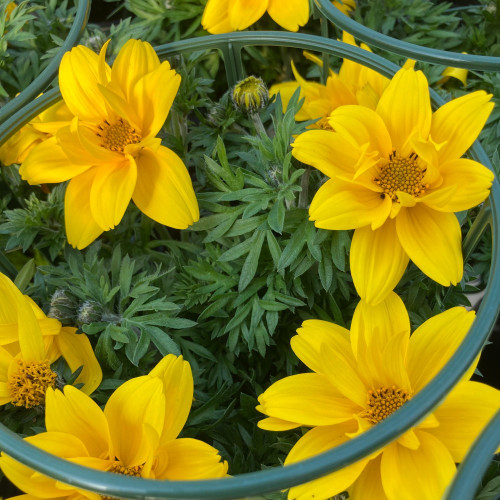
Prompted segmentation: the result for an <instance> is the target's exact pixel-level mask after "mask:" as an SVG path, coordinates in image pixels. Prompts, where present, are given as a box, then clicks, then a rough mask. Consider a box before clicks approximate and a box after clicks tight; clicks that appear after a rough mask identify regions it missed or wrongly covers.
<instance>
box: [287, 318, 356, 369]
mask: <svg viewBox="0 0 500 500" xmlns="http://www.w3.org/2000/svg"><path fill="white" fill-rule="evenodd" d="M297 333H298V335H295V336H294V337H292V339H291V340H290V345H291V346H292V349H293V352H294V353H295V354H296V355H297V357H298V358H299V359H300V360H301V361H302V362H303V363H304V364H305V365H306V366H307V367H308V368H310V369H311V370H312V371H314V372H316V373H323V372H322V370H323V365H322V363H321V360H320V351H321V344H323V343H327V344H331V345H332V347H333V348H334V349H336V348H337V346H338V344H339V343H340V344H341V345H342V348H343V349H345V350H348V349H350V344H349V342H350V340H349V330H346V329H345V328H343V327H341V326H339V325H336V324H335V323H330V322H329V321H322V320H319V319H308V320H306V321H304V322H303V323H302V326H301V327H300V328H298V329H297Z"/></svg>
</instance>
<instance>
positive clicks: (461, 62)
mask: <svg viewBox="0 0 500 500" xmlns="http://www.w3.org/2000/svg"><path fill="white" fill-rule="evenodd" d="M314 3H315V5H316V7H317V8H318V10H319V11H320V12H321V14H323V16H325V17H326V18H328V19H329V20H330V21H331V22H332V23H333V24H335V25H336V26H338V27H339V28H342V29H343V30H345V31H347V32H348V33H350V34H351V35H354V36H355V37H356V38H359V39H360V40H363V42H366V43H368V44H370V45H372V46H373V47H379V48H380V49H384V50H387V51H388V52H392V53H394V54H399V55H400V56H404V57H408V58H410V59H416V60H417V61H426V62H430V63H435V64H445V65H446V66H453V67H456V68H467V69H474V70H478V71H500V57H493V56H475V55H471V54H459V53H458V52H449V51H447V50H438V49H430V48H428V47H423V46H421V45H415V44H413V43H409V42H403V41H401V40H397V39H396V38H392V37H390V36H387V35H383V34H382V33H378V32H377V31H374V30H371V29H370V28H367V27H365V26H363V25H362V24H359V23H357V22H356V21H354V20H353V19H351V18H349V17H348V16H346V15H345V14H343V13H342V12H340V10H338V9H337V8H336V7H334V6H333V4H332V3H331V2H330V1H329V0H314Z"/></svg>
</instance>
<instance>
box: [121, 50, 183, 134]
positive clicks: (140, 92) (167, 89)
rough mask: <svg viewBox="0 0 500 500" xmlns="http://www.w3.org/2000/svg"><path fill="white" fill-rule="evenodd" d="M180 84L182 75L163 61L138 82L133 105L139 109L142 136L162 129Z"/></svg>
mask: <svg viewBox="0 0 500 500" xmlns="http://www.w3.org/2000/svg"><path fill="white" fill-rule="evenodd" d="M148 45H149V44H148ZM153 52H154V51H153ZM155 55H156V53H155ZM180 84H181V77H180V75H178V74H177V73H176V72H175V71H174V70H173V69H170V64H169V63H168V62H164V63H162V64H161V65H160V66H158V67H157V68H156V69H155V70H154V71H152V72H150V73H148V74H146V75H144V76H143V77H142V78H141V79H140V80H139V81H138V82H137V84H136V85H135V87H134V90H133V100H132V101H131V105H132V106H133V107H135V108H137V110H138V111H137V114H138V116H139V119H140V120H141V126H140V130H141V134H142V137H146V136H149V135H151V136H155V135H156V134H157V133H158V132H159V131H160V129H161V127H162V126H163V124H164V122H165V120H166V119H167V115H168V112H169V111H170V108H171V106H172V103H173V102H174V98H175V96H176V94H177V91H178V90H179V85H180ZM156 89H162V91H161V92H157V91H156Z"/></svg>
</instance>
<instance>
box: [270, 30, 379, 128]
mask: <svg viewBox="0 0 500 500" xmlns="http://www.w3.org/2000/svg"><path fill="white" fill-rule="evenodd" d="M342 41H343V42H344V43H348V44H350V45H354V46H357V45H356V42H355V40H354V37H353V36H352V35H350V34H349V33H347V32H345V31H344V33H343V35H342ZM361 48H362V49H364V50H367V51H369V52H371V49H370V47H368V45H366V44H364V43H362V44H361ZM304 56H305V57H306V58H307V59H309V60H310V61H313V62H314V63H316V64H317V65H318V66H320V67H322V66H323V61H322V60H321V59H320V58H318V57H316V56H315V55H313V54H311V53H309V52H307V51H304ZM292 71H293V75H294V76H295V80H296V81H294V82H293V81H292V82H283V83H277V84H275V85H273V86H272V87H271V88H270V90H269V93H270V94H271V95H274V94H278V93H280V95H281V100H282V102H283V106H284V108H285V109H286V108H287V106H288V103H289V102H290V99H291V97H292V95H293V94H294V92H295V91H296V90H297V89H298V88H299V87H300V97H299V98H300V99H302V98H303V99H304V103H303V104H302V107H301V108H300V109H299V110H298V111H297V113H296V114H295V119H296V120H298V121H303V120H315V119H319V120H318V121H317V122H316V123H315V124H313V125H311V127H310V128H324V129H327V130H331V127H330V124H329V122H328V117H329V115H330V114H331V112H332V111H333V110H334V109H336V108H338V107H339V106H343V105H346V104H361V105H363V106H367V107H369V108H372V109H375V108H376V106H377V104H378V100H379V98H380V96H381V95H382V92H383V91H384V89H385V87H387V85H388V84H389V79H388V78H386V77H385V76H382V75H381V74H380V73H378V72H377V71H375V70H373V69H371V68H368V67H366V66H363V65H362V64H358V63H356V62H354V61H351V60H349V59H344V61H343V63H342V66H341V67H340V70H339V73H338V74H337V73H335V72H334V71H333V70H331V69H330V70H329V76H328V78H327V80H326V84H325V85H323V84H321V83H317V82H312V81H308V80H306V79H304V78H303V77H302V76H301V75H300V73H299V72H298V71H297V69H296V67H295V65H294V63H293V61H292Z"/></svg>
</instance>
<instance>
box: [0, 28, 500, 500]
mask: <svg viewBox="0 0 500 500" xmlns="http://www.w3.org/2000/svg"><path fill="white" fill-rule="evenodd" d="M245 45H281V46H289V47H297V48H306V49H309V50H316V51H320V52H321V51H324V52H327V53H328V54H330V55H334V56H342V57H346V58H348V59H353V60H354V61H356V62H359V63H361V64H365V65H367V66H369V67H371V68H373V69H377V70H379V71H380V72H381V73H383V74H385V75H387V76H390V75H392V74H393V73H394V72H395V71H396V70H397V69H398V67H397V66H396V65H394V64H392V63H390V62H389V61H386V60H385V59H383V58H381V57H379V56H375V55H374V54H371V53H369V52H367V51H364V50H362V49H359V48H357V47H353V46H351V45H346V44H343V43H342V42H337V41H335V40H325V39H323V38H322V37H317V36H313V35H303V34H300V35H296V34H291V33H284V32H283V33H281V32H277V33H274V32H264V33H263V32H260V33H245V32H243V33H231V34H227V35H215V36H211V37H204V38H198V39H195V40H185V41H181V42H175V43H172V44H168V45H164V46H162V47H159V48H158V53H159V55H160V56H162V57H165V56H168V55H170V56H172V55H176V54H179V53H184V52H189V51H193V50H200V49H220V50H228V47H230V50H231V51H235V53H236V54H238V52H239V51H241V49H242V47H244V46H245ZM235 59H236V60H237V59H238V57H237V56H236V58H235ZM431 96H432V99H433V102H434V103H435V104H436V105H437V106H440V105H442V104H444V101H443V100H442V99H441V98H440V97H439V96H438V95H437V94H436V93H435V92H433V91H431ZM57 98H58V93H57V90H54V91H51V92H49V93H47V94H46V95H44V96H42V97H40V98H39V99H36V101H34V102H33V103H31V104H30V107H29V111H26V112H24V118H25V119H30V118H28V116H31V117H34V116H36V115H37V114H38V113H39V112H40V110H41V109H43V107H44V106H45V107H47V106H49V105H50V104H51V103H53V102H55V101H56V100H57ZM470 153H471V156H472V157H473V158H474V159H475V160H476V161H479V162H481V163H483V164H484V165H486V166H487V167H489V168H490V169H491V164H490V162H489V160H488V157H487V156H486V154H485V152H484V150H483V149H482V147H481V146H480V145H479V143H475V144H474V145H473V147H472V148H471V150H470ZM490 201H491V211H492V222H493V231H492V234H493V255H494V258H493V261H492V263H491V273H490V279H489V282H488V284H487V287H486V293H485V296H484V299H483V302H482V303H481V306H480V308H479V311H478V315H477V318H476V320H475V322H474V324H473V326H472V328H471V330H470V331H469V332H468V334H467V336H466V337H465V339H464V341H463V342H462V344H461V346H460V347H459V348H458V349H457V351H456V352H455V354H454V355H453V356H452V358H451V359H450V360H449V361H448V363H447V364H446V365H445V366H444V367H443V369H442V370H441V371H440V372H439V373H438V374H437V375H436V377H434V379H433V380H432V381H431V382H430V383H429V384H428V385H427V386H426V387H425V388H424V389H423V390H422V391H420V392H419V393H418V394H416V395H415V396H414V397H413V398H412V399H411V400H410V401H408V402H407V403H406V404H405V405H404V406H402V407H401V408H400V409H399V410H398V412H396V413H395V414H393V415H391V416H390V417H388V418H387V419H385V420H384V421H382V422H380V423H379V424H378V425H377V426H375V427H374V428H372V429H371V430H369V431H367V432H366V433H364V434H362V435H361V436H359V437H357V438H356V439H353V440H351V441H350V442H347V443H345V444H343V445H341V446H339V447H337V448H335V449H332V450H330V451H328V452H325V453H323V454H321V455H318V456H316V457H313V458H310V459H308V460H304V461H302V462H300V463H296V464H292V465H290V466H287V467H276V468H273V469H267V470H264V471H258V472H251V473H246V474H241V475H238V476H236V477H232V478H224V479H212V480H201V481H159V480H151V479H139V478H134V477H127V476H119V475H115V474H109V473H104V472H101V471H98V470H94V469H89V468H86V467H82V466H79V465H76V464H74V463H71V462H68V461H65V460H63V459H60V458H58V457H56V456H54V455H51V454H49V453H46V452H44V451H42V450H41V449H39V448H36V447H34V446H32V445H30V444H29V443H27V442H25V441H23V440H22V439H21V438H20V437H19V436H17V434H15V433H13V432H12V431H10V430H9V429H7V428H5V427H3V426H0V448H2V449H3V450H4V451H5V452H6V453H7V454H9V455H10V456H12V457H13V458H15V459H17V460H19V461H20V462H22V463H24V464H25V465H27V466H29V467H32V468H34V469H36V470H37V471H39V472H41V473H43V474H46V475H48V476H50V477H53V478H56V479H58V480H60V481H63V482H64V483H68V484H70V485H73V486H77V487H80V488H83V489H88V490H91V491H95V492H96V493H100V494H102V495H107V496H118V497H121V498H129V499H146V498H147V499H158V498H171V499H207V500H208V499H220V500H224V499H234V498H242V497H247V496H250V495H258V494H262V493H266V492H272V491H276V490H280V489H284V488H288V487H291V486H295V485H298V484H302V483H305V482H307V481H311V480H312V479H316V478H318V477H321V476H324V475H326V474H328V473H330V472H333V471H334V470H338V469H341V468H342V467H345V466H347V465H349V464H350V463H353V462H355V461H357V460H359V459H361V458H362V457H364V456H366V455H368V454H370V453H372V452H373V451H374V450H376V449H379V448H381V447H382V446H384V445H386V444H387V443H389V442H390V441H392V440H393V439H395V438H396V437H398V436H400V435H401V434H403V433H404V432H406V430H407V429H409V428H410V427H412V426H413V425H415V424H416V423H418V422H419V421H420V420H421V419H422V418H423V417H424V416H425V415H426V414H428V413H429V412H430V411H431V410H432V409H433V408H434V407H435V406H436V405H437V404H439V403H440V402H441V401H442V400H443V399H444V397H445V396H446V395H447V394H448V392H449V391H450V390H451V389H452V388H453V386H454V385H455V384H456V383H457V382H458V381H459V380H460V378H461V377H462V375H463V374H464V373H465V371H466V370H467V368H468V367H469V366H470V365H471V364H472V362H473V361H474V359H475V358H476V356H477V354H478V353H479V352H480V350H481V348H482V347H483V344H484V342H485V341H486V339H487V337H488V334H489V332H490V331H491V329H492V328H493V326H494V324H495V320H496V316H497V314H498V299H497V297H498V296H500V266H499V263H498V259H497V258H496V256H498V255H499V252H500V185H499V183H498V180H496V179H495V181H494V184H493V186H492V194H491V198H490ZM463 500H468V499H465V498H463Z"/></svg>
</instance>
